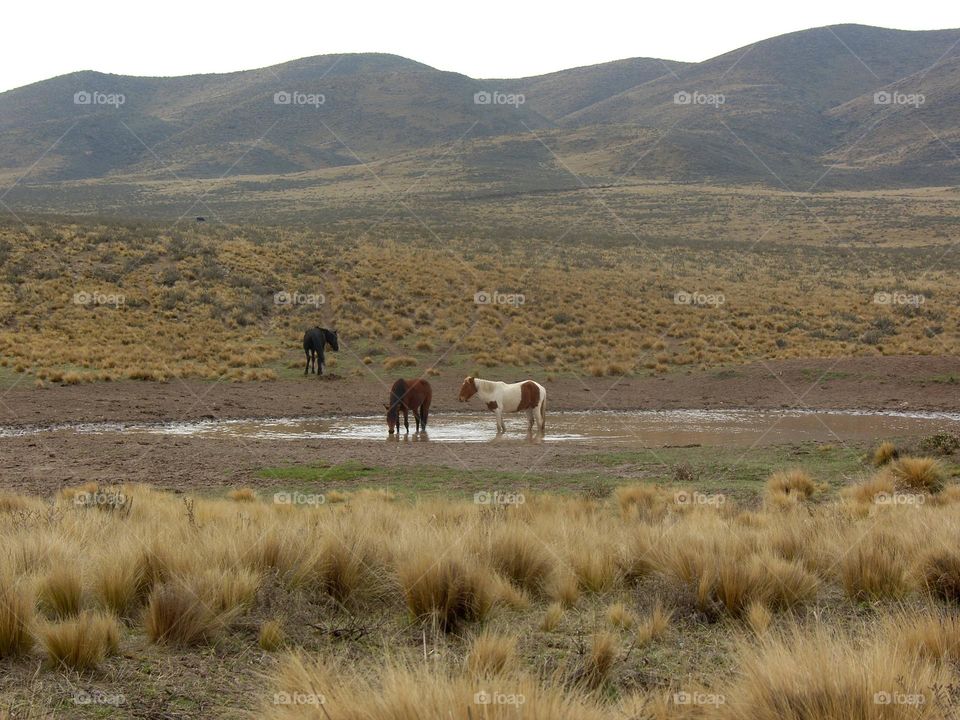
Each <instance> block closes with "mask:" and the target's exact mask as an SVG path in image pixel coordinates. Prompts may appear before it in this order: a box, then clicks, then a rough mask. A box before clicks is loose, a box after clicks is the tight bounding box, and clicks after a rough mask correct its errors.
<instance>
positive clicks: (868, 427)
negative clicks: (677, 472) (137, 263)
mask: <svg viewBox="0 0 960 720" xmlns="http://www.w3.org/2000/svg"><path fill="white" fill-rule="evenodd" d="M410 420H411V428H412V427H414V423H413V418H411V419H410ZM526 427H527V423H526V418H525V417H521V416H514V417H513V418H510V419H508V421H507V434H506V435H505V436H502V437H500V438H497V435H496V430H495V427H494V421H493V416H492V415H491V414H489V413H443V414H439V413H438V414H436V415H434V416H432V417H431V418H430V429H429V432H428V433H427V435H426V436H423V435H419V436H418V435H416V434H415V433H414V432H411V433H410V435H409V436H408V435H406V434H405V433H403V434H401V435H400V436H399V437H400V439H402V440H411V441H427V440H429V441H430V442H489V441H492V440H496V441H498V442H511V441H522V440H524V439H525V438H526V436H527V435H526ZM53 430H61V431H62V430H69V431H73V432H76V433H78V434H85V433H97V434H119V435H128V434H160V435H179V436H191V437H200V438H210V439H217V438H251V439H258V440H277V441H295V440H385V439H388V435H387V429H386V425H385V422H384V419H383V417H382V416H381V415H376V416H361V417H356V416H349V417H347V416H343V417H327V418H316V417H314V418H274V419H266V420H204V421H197V422H175V423H162V424H160V423H157V424H148V423H141V424H136V423H134V424H121V423H83V424H75V425H60V426H53V427H46V428H12V427H11V428H3V427H0V437H11V436H18V435H28V434H34V433H39V432H48V431H53ZM942 430H949V431H953V432H960V413H924V412H913V413H911V412H867V411H853V410H851V411H816V412H812V411H799V410H660V411H655V410H649V411H635V412H596V411H595V412H567V413H551V414H549V415H548V416H547V434H546V437H545V438H544V439H545V441H547V442H585V441H591V442H600V443H604V444H611V445H642V446H649V447H664V446H676V445H680V446H682V445H706V446H719V445H726V446H731V445H733V446H752V445H778V444H783V443H796V442H808V441H821V442H842V441H849V440H867V441H869V440H874V439H876V438H886V437H907V436H919V435H931V434H933V433H935V432H939V431H942ZM395 437H396V436H395Z"/></svg>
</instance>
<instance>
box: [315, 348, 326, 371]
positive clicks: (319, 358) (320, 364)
mask: <svg viewBox="0 0 960 720" xmlns="http://www.w3.org/2000/svg"><path fill="white" fill-rule="evenodd" d="M325 360H326V358H325V357H324V356H323V348H320V350H319V351H317V375H323V364H324V361H325Z"/></svg>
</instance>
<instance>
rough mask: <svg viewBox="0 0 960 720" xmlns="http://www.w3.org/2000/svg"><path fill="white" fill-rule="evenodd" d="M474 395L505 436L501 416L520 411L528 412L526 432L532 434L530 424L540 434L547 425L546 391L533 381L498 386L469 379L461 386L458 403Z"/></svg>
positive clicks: (495, 382) (498, 383) (503, 383)
mask: <svg viewBox="0 0 960 720" xmlns="http://www.w3.org/2000/svg"><path fill="white" fill-rule="evenodd" d="M474 395H476V396H477V397H478V398H480V402H482V403H483V404H484V405H485V406H486V407H487V409H488V410H492V411H493V412H494V413H496V415H497V432H498V433H502V432H506V430H507V428H506V426H505V425H504V424H503V414H504V413H505V412H508V413H513V412H520V411H521V410H526V411H527V420H529V421H530V425H529V427H528V430H529V431H530V432H532V431H533V421H534V420H536V421H537V428H538V429H539V430H540V434H541V435H542V434H543V427H544V425H545V424H546V422H547V417H546V416H547V390H546V388H545V387H543V385H541V384H540V383H536V382H534V381H533V380H524V381H523V382H518V383H505V382H497V381H495V380H481V379H480V378H475V377H468V378H467V379H466V380H464V381H463V385H461V386H460V402H467V400H469V399H470V398H472V397H473V396H474Z"/></svg>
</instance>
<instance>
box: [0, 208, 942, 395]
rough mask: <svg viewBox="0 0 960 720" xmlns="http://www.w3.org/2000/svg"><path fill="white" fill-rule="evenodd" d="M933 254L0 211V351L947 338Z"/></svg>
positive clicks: (82, 354)
mask: <svg viewBox="0 0 960 720" xmlns="http://www.w3.org/2000/svg"><path fill="white" fill-rule="evenodd" d="M851 253H852V255H851ZM937 253H938V254H937V262H935V263H934V262H931V259H930V253H929V252H928V251H927V250H926V249H924V248H899V249H891V248H878V249H871V250H870V251H869V252H860V251H857V252H853V251H851V250H849V249H844V250H841V249H836V250H834V249H830V248H829V247H825V246H786V245H776V244H773V245H770V244H768V245H762V246H758V247H756V248H751V249H748V250H747V251H745V250H744V249H743V247H742V246H738V245H731V244H723V243H716V244H706V243H704V244H697V243H687V244H686V245H684V246H682V247H672V246H669V245H664V244H662V243H661V244H660V245H658V246H656V247H652V246H650V245H649V244H647V243H632V244H630V245H624V244H619V245H610V246H603V245H591V244H590V243H589V241H587V242H585V243H584V244H581V245H570V244H562V246H561V245H555V244H552V243H551V242H550V241H546V240H541V239H530V240H509V241H504V240H496V241H490V242H488V243H487V244H478V243H477V242H473V241H467V240H464V241H462V242H461V241H457V240H450V241H444V242H442V243H438V242H437V241H436V239H435V238H430V237H427V238H426V239H423V238H415V237H405V238H404V239H403V240H392V239H377V238H372V237H360V238H359V239H347V238H345V237H343V236H339V235H337V236H334V235H329V234H325V233H324V232H322V231H308V230H274V229H264V228H250V227H235V228H230V227H223V226H219V227H202V228H201V227H198V228H189V227H188V228H173V229H171V228H169V227H162V226H153V225H123V224H111V225H97V224H95V223H89V224H55V223H50V222H46V221H45V222H38V223H37V224H35V225H31V226H29V228H25V227H24V226H20V225H8V226H6V227H4V228H2V229H0V268H2V273H3V280H4V282H3V283H2V284H0V358H2V361H0V362H2V363H4V364H5V365H6V366H7V368H8V369H9V370H8V372H10V371H12V372H14V373H26V374H30V375H32V376H34V378H33V380H34V382H38V383H40V384H43V383H79V382H88V381H102V380H117V379H139V380H164V379H169V378H172V377H197V378H226V379H231V380H250V379H272V378H278V377H280V378H282V377H285V376H290V375H293V374H296V373H297V371H298V370H300V369H301V368H302V364H303V354H302V351H301V349H300V348H301V342H302V336H303V331H304V329H305V328H306V327H310V326H312V325H315V324H320V325H324V326H327V327H334V328H336V329H337V330H339V332H340V337H341V340H342V343H343V349H342V350H341V352H339V353H332V352H330V353H328V355H327V358H328V365H329V371H330V372H332V373H336V374H341V375H344V374H358V375H361V374H366V373H367V372H368V371H369V370H368V369H367V368H366V367H365V366H369V368H370V369H372V370H374V371H377V372H386V371H395V370H398V369H399V368H402V367H414V368H417V369H418V370H419V371H421V372H426V371H428V370H429V369H430V368H433V367H434V366H435V365H441V366H448V365H455V366H463V367H459V368H458V371H459V370H461V369H466V370H470V371H473V370H483V369H484V368H489V367H495V366H500V367H504V366H505V367H536V368H538V370H539V371H540V372H543V373H546V374H562V373H576V374H585V373H589V374H593V375H609V374H630V373H660V372H668V371H677V370H680V371H683V370H685V369H695V368H705V367H714V366H721V365H728V364H737V363H742V362H747V361H751V360H758V359H784V358H797V357H842V356H855V355H866V356H870V355H882V354H935V355H944V354H957V353H958V352H960V331H958V319H960V308H958V306H957V304H956V303H955V302H953V301H952V300H951V298H954V297H955V296H956V295H957V292H958V289H960V288H958V283H960V280H958V277H960V274H958V273H957V272H955V271H953V270H955V268H953V265H952V264H951V263H953V262H954V260H953V258H952V255H951V254H950V253H943V252H941V251H937ZM478 294H481V295H478ZM478 298H479V300H480V301H479V302H478Z"/></svg>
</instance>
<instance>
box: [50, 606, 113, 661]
mask: <svg viewBox="0 0 960 720" xmlns="http://www.w3.org/2000/svg"><path fill="white" fill-rule="evenodd" d="M40 634H41V640H42V642H43V646H44V648H45V650H46V652H47V659H48V660H49V662H50V664H51V665H53V666H55V667H65V668H70V669H71V670H77V671H81V672H82V671H84V670H90V669H92V668H95V667H97V666H98V665H99V664H100V663H101V662H102V661H103V658H104V657H105V656H106V655H107V654H108V653H115V652H116V651H117V649H118V646H119V642H120V626H119V623H118V622H117V618H116V616H114V615H110V614H106V613H99V612H89V611H87V612H84V613H81V614H80V615H78V616H76V617H75V618H73V619H71V620H67V621H64V622H60V623H55V624H52V625H48V626H46V627H44V628H43V629H42V631H41V633H40Z"/></svg>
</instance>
